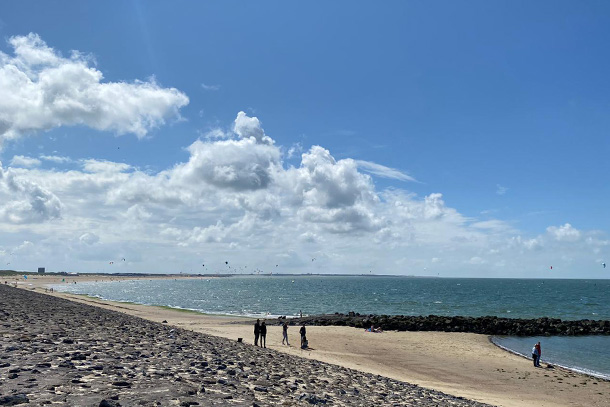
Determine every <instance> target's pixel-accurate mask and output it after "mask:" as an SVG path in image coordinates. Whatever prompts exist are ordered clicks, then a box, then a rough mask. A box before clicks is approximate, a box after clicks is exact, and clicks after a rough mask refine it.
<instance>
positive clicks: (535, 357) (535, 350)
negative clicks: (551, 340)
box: [532, 342, 540, 367]
mask: <svg viewBox="0 0 610 407" xmlns="http://www.w3.org/2000/svg"><path fill="white" fill-rule="evenodd" d="M538 343H540V342H538ZM539 358H540V355H539V354H538V344H535V345H534V347H533V348H532V360H533V361H534V367H538V366H540V365H539V364H538V359H539Z"/></svg>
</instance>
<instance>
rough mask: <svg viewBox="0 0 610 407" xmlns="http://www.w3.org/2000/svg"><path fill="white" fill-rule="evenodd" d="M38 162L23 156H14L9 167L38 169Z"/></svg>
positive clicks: (35, 159)
mask: <svg viewBox="0 0 610 407" xmlns="http://www.w3.org/2000/svg"><path fill="white" fill-rule="evenodd" d="M40 164H41V163H40V160H39V159H37V158H32V157H26V156H23V155H16V156H14V157H13V159H12V160H11V165H12V166H13V167H26V168H30V167H38V166H39V165H40Z"/></svg>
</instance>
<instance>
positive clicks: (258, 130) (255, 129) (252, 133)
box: [233, 112, 273, 144]
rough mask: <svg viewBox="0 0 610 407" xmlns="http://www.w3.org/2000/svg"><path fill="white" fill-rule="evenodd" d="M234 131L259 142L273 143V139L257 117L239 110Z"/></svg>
mask: <svg viewBox="0 0 610 407" xmlns="http://www.w3.org/2000/svg"><path fill="white" fill-rule="evenodd" d="M233 131H234V132H235V134H237V135H238V136H239V137H241V138H246V139H247V138H253V139H255V140H256V142H257V143H258V144H273V140H272V139H271V138H270V137H268V136H267V135H265V131H264V130H263V128H262V126H261V122H260V121H259V120H258V118H257V117H249V116H248V115H247V114H246V113H244V112H239V113H238V114H237V118H236V119H235V122H234V126H233Z"/></svg>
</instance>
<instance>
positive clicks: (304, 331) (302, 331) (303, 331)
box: [299, 324, 307, 349]
mask: <svg viewBox="0 0 610 407" xmlns="http://www.w3.org/2000/svg"><path fill="white" fill-rule="evenodd" d="M299 333H300V334H301V349H303V348H305V342H306V341H307V329H305V324H302V325H301V329H299Z"/></svg>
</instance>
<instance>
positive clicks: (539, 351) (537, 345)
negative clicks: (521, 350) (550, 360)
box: [534, 342, 542, 367]
mask: <svg viewBox="0 0 610 407" xmlns="http://www.w3.org/2000/svg"><path fill="white" fill-rule="evenodd" d="M534 348H536V350H537V351H538V352H537V353H538V358H537V359H536V367H540V358H541V357H542V348H541V347H540V342H538V343H537V344H536V346H534Z"/></svg>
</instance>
